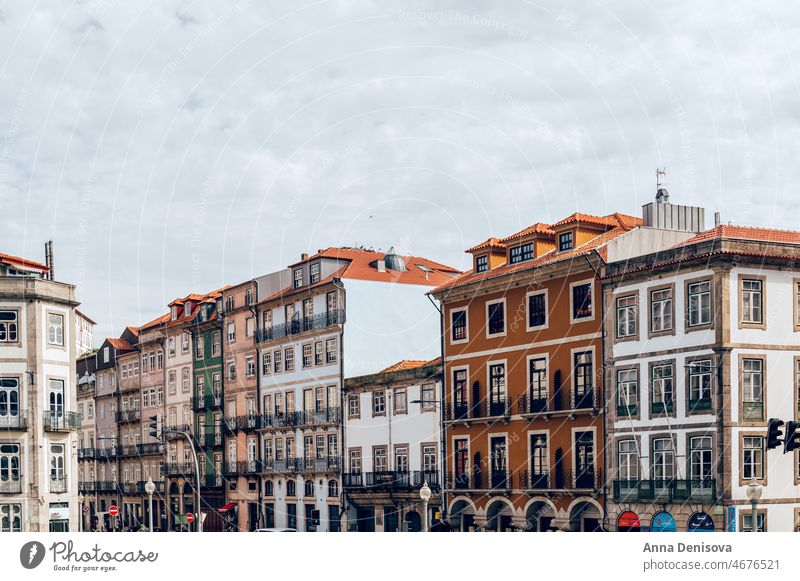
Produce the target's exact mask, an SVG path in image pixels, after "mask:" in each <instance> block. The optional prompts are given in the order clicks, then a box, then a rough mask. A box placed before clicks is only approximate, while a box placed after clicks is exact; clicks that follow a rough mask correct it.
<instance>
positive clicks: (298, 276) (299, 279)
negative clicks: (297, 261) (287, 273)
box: [294, 268, 303, 288]
mask: <svg viewBox="0 0 800 581" xmlns="http://www.w3.org/2000/svg"><path fill="white" fill-rule="evenodd" d="M301 286H303V269H302V268H295V269H294V288H300V287H301Z"/></svg>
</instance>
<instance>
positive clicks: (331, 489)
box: [328, 480, 339, 498]
mask: <svg viewBox="0 0 800 581" xmlns="http://www.w3.org/2000/svg"><path fill="white" fill-rule="evenodd" d="M328 496H329V497H330V498H335V497H337V496H339V483H338V482H336V481H335V480H328Z"/></svg>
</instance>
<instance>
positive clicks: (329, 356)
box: [325, 339, 336, 363]
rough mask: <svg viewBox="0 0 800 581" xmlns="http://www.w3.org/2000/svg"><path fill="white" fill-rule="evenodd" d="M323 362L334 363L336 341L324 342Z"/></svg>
mask: <svg viewBox="0 0 800 581" xmlns="http://www.w3.org/2000/svg"><path fill="white" fill-rule="evenodd" d="M325 360H326V361H327V362H328V363H336V339H328V340H327V341H325Z"/></svg>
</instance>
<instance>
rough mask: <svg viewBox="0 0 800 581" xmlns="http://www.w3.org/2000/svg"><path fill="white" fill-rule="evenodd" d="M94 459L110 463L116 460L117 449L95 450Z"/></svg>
mask: <svg viewBox="0 0 800 581" xmlns="http://www.w3.org/2000/svg"><path fill="white" fill-rule="evenodd" d="M94 457H95V459H97V460H102V461H105V462H107V461H109V460H114V459H115V458H116V457H117V449H116V448H115V447H111V448H95V449H94Z"/></svg>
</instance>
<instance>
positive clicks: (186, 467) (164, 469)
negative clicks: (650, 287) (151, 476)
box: [161, 462, 195, 478]
mask: <svg viewBox="0 0 800 581" xmlns="http://www.w3.org/2000/svg"><path fill="white" fill-rule="evenodd" d="M161 474H163V475H164V476H184V477H187V478H191V477H192V476H194V475H195V469H194V464H181V463H176V462H164V463H163V464H162V465H161Z"/></svg>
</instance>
